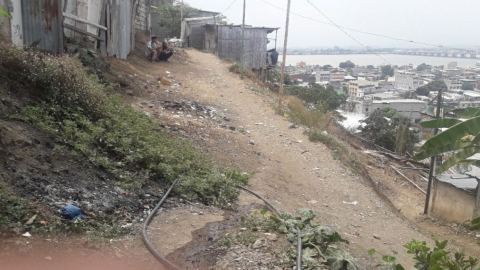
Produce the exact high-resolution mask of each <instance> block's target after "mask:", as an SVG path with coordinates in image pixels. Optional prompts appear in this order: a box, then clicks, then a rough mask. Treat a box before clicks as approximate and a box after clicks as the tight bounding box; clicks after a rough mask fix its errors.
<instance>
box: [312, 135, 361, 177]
mask: <svg viewBox="0 0 480 270" xmlns="http://www.w3.org/2000/svg"><path fill="white" fill-rule="evenodd" d="M305 133H306V134H307V135H308V139H309V140H310V141H312V142H321V143H324V144H325V145H326V146H327V147H328V148H329V149H330V150H331V151H332V152H331V154H332V156H333V158H334V159H336V160H340V161H341V162H342V163H343V164H344V165H345V166H347V167H349V168H350V169H351V170H352V171H353V172H355V173H359V172H361V171H363V169H364V167H363V166H362V163H361V161H360V157H359V156H358V155H357V153H355V152H354V151H351V150H350V147H349V146H348V145H347V144H346V143H344V142H342V141H340V140H339V139H337V138H335V137H333V136H330V135H328V134H324V133H322V132H321V131H320V130H317V129H312V130H309V131H306V132H305Z"/></svg>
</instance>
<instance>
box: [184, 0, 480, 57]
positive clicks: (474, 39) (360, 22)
mask: <svg viewBox="0 0 480 270" xmlns="http://www.w3.org/2000/svg"><path fill="white" fill-rule="evenodd" d="M184 1H185V3H188V4H190V5H191V6H192V7H195V8H198V9H202V10H208V11H216V12H221V13H223V14H224V15H225V16H226V17H227V18H228V22H229V23H235V24H241V23H242V15H243V0H235V1H234V0H184ZM308 1H310V2H311V3H312V4H313V5H315V6H316V7H317V8H318V9H319V10H321V11H322V12H323V13H324V14H325V15H326V16H328V17H329V18H330V19H331V20H332V21H333V22H334V23H335V24H337V25H340V26H343V27H347V28H352V29H356V30H361V31H365V32H370V33H375V34H380V35H386V36H390V37H394V38H399V39H404V40H413V41H417V42H422V43H428V44H434V45H443V46H451V47H462V48H467V47H475V48H477V49H478V48H480V33H479V29H480V15H478V14H479V13H478V12H479V11H480V0H433V1H432V0H292V3H291V12H292V13H296V14H300V15H302V16H305V17H309V18H313V19H315V20H318V21H322V22H325V23H330V21H329V20H328V19H327V18H326V17H324V16H323V15H322V13H320V12H319V11H318V10H316V9H315V8H314V7H313V6H312V5H310V4H309V3H308ZM266 2H267V3H270V4H272V5H275V6H278V7H281V8H282V9H283V10H281V9H277V8H275V7H273V6H271V5H269V4H267V3H266ZM232 3H233V4H232ZM231 4H232V5H231ZM230 5H231V7H230V8H229V9H228V10H227V8H228V7H229V6H230ZM246 6H247V8H246V24H248V25H253V26H268V27H280V28H281V29H280V30H279V32H278V45H277V46H278V47H283V40H284V34H285V20H286V8H287V0H246ZM346 31H347V33H348V34H350V35H351V36H352V37H353V38H354V39H356V40H357V41H358V42H359V43H361V44H362V45H364V46H371V47H395V48H412V47H413V48H433V47H431V46H426V45H416V44H412V43H408V42H404V41H398V40H392V39H387V38H383V37H376V36H371V35H365V34H361V33H358V32H352V31H350V30H346ZM270 38H275V34H273V35H271V36H270ZM272 42H273V43H274V41H272ZM273 43H271V46H273ZM359 43H357V42H356V41H354V40H353V39H352V38H350V37H349V36H347V35H346V34H345V33H343V32H342V31H341V30H339V29H338V28H337V27H335V26H333V25H327V24H322V23H319V22H315V21H312V20H309V19H305V18H302V17H299V16H297V15H294V14H291V16H290V28H289V37H288V48H311V47H333V46H339V47H341V48H361V45H360V44H359ZM271 46H270V47H271Z"/></svg>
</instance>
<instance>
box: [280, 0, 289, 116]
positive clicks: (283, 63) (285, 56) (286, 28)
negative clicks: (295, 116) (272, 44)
mask: <svg viewBox="0 0 480 270" xmlns="http://www.w3.org/2000/svg"><path fill="white" fill-rule="evenodd" d="M290 3H291V0H288V7H287V22H286V26H285V41H284V43H283V62H282V73H281V75H280V89H279V92H278V94H279V95H278V110H281V109H282V97H283V81H284V80H285V61H286V60H287V45H288V25H289V23H290Z"/></svg>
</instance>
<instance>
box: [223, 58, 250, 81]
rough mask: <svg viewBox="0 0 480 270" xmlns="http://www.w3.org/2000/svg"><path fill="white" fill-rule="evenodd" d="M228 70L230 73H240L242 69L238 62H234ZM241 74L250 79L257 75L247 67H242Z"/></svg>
mask: <svg viewBox="0 0 480 270" xmlns="http://www.w3.org/2000/svg"><path fill="white" fill-rule="evenodd" d="M228 70H229V71H230V72H232V73H236V74H240V73H241V71H242V67H241V65H240V63H237V62H235V63H233V64H232V65H231V66H230V68H229V69H228ZM243 74H244V75H245V77H247V78H250V79H255V78H257V75H255V73H253V71H252V70H250V69H248V68H243Z"/></svg>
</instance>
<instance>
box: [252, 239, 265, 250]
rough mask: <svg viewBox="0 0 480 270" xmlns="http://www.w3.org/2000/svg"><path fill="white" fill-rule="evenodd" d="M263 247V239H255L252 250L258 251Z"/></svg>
mask: <svg viewBox="0 0 480 270" xmlns="http://www.w3.org/2000/svg"><path fill="white" fill-rule="evenodd" d="M262 246H263V239H257V241H255V243H253V246H252V247H253V248H254V249H259V248H261V247H262Z"/></svg>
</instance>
